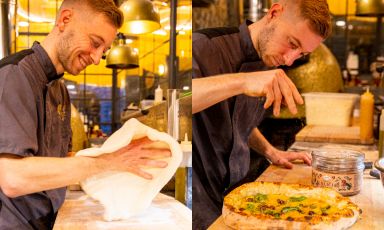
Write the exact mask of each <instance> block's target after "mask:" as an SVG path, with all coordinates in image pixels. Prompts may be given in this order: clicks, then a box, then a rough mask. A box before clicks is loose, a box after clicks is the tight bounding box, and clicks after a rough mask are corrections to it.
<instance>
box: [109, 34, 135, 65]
mask: <svg viewBox="0 0 384 230" xmlns="http://www.w3.org/2000/svg"><path fill="white" fill-rule="evenodd" d="M117 38H118V44H117V45H115V46H113V47H112V48H111V49H110V50H109V51H108V54H107V58H106V59H107V60H106V62H107V67H108V68H114V69H133V68H137V67H139V59H138V56H137V54H136V53H134V52H132V50H131V48H130V47H129V46H127V45H126V44H125V36H124V34H122V33H119V34H118V35H117Z"/></svg>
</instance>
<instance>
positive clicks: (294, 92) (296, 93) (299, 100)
mask: <svg viewBox="0 0 384 230" xmlns="http://www.w3.org/2000/svg"><path fill="white" fill-rule="evenodd" d="M286 80H287V83H288V85H289V87H290V88H291V91H292V95H293V98H294V99H295V101H296V102H297V103H298V104H299V105H302V104H304V100H303V97H302V96H301V95H300V93H299V91H298V90H297V88H296V86H295V84H294V83H293V82H292V80H291V79H290V78H289V77H286Z"/></svg>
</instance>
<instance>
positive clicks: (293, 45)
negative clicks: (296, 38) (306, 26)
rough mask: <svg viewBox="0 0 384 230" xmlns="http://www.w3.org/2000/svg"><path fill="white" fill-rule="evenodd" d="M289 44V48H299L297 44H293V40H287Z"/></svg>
mask: <svg viewBox="0 0 384 230" xmlns="http://www.w3.org/2000/svg"><path fill="white" fill-rule="evenodd" d="M289 46H291V49H294V50H295V49H297V48H299V47H298V46H297V45H295V44H294V43H293V42H291V41H290V42H289Z"/></svg>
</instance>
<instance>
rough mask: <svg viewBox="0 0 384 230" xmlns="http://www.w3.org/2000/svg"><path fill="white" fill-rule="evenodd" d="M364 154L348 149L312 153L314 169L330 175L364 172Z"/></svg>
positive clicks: (319, 150)
mask: <svg viewBox="0 0 384 230" xmlns="http://www.w3.org/2000/svg"><path fill="white" fill-rule="evenodd" d="M364 157H365V156H364V153H361V152H358V151H354V150H348V149H336V148H335V149H318V150H314V151H312V165H313V167H314V168H316V169H318V170H321V171H325V172H330V173H353V172H359V171H362V170H364Z"/></svg>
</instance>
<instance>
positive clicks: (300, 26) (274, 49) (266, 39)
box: [258, 18, 323, 66]
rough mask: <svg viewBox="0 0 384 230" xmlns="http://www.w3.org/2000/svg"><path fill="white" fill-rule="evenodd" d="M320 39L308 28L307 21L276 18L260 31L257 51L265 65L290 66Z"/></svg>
mask: <svg viewBox="0 0 384 230" xmlns="http://www.w3.org/2000/svg"><path fill="white" fill-rule="evenodd" d="M322 40H323V38H322V37H321V36H320V35H317V34H316V33H314V32H312V31H311V30H310V28H309V25H308V23H307V21H304V20H295V22H293V21H292V20H289V19H288V20H283V18H278V19H275V20H273V21H271V22H270V23H269V24H267V25H266V27H264V28H263V29H262V30H261V31H260V34H259V37H258V51H259V55H260V56H261V58H262V60H263V62H264V63H265V64H266V65H267V66H281V65H287V66H290V65H292V63H293V62H294V61H295V60H296V59H298V58H300V57H301V56H303V55H306V54H309V53H311V52H312V51H313V50H315V49H316V47H317V46H318V45H320V43H321V42H322Z"/></svg>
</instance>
